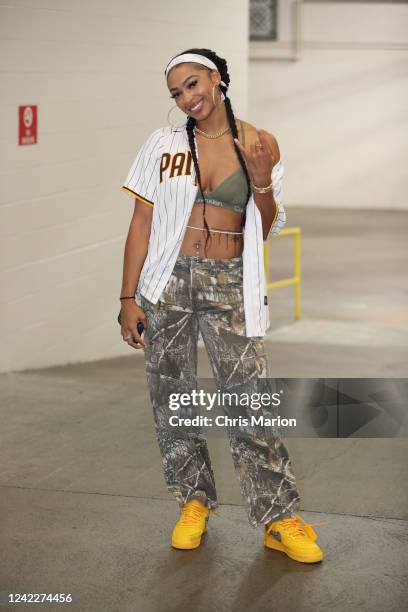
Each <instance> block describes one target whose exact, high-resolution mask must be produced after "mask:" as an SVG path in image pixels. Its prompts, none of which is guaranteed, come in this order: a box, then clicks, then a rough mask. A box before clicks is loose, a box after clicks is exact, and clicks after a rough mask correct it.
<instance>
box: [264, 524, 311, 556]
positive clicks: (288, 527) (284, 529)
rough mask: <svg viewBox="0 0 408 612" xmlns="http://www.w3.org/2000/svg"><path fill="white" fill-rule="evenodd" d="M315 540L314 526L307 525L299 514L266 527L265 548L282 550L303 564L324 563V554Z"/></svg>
mask: <svg viewBox="0 0 408 612" xmlns="http://www.w3.org/2000/svg"><path fill="white" fill-rule="evenodd" d="M302 521H303V522H302ZM315 540H317V534H316V532H315V531H314V529H313V528H312V525H311V524H310V523H306V522H305V521H304V520H303V519H302V517H301V516H299V515H298V514H297V515H295V516H294V517H290V518H286V519H280V520H277V521H270V522H269V523H267V524H266V525H265V532H264V544H265V546H266V547H267V548H273V549H274V550H280V551H282V552H284V553H286V554H287V555H288V557H291V559H295V561H301V562H302V563H316V562H317V561H322V559H323V552H322V550H321V549H320V548H319V546H318V545H317V544H316V542H315Z"/></svg>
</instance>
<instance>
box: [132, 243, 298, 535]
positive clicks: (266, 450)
mask: <svg viewBox="0 0 408 612" xmlns="http://www.w3.org/2000/svg"><path fill="white" fill-rule="evenodd" d="M242 263H243V261H242V255H241V256H239V257H233V258H230V259H207V258H201V257H198V256H196V255H191V256H190V255H182V254H179V256H178V259H177V261H176V264H175V267H174V269H173V273H172V275H171V277H170V279H169V281H168V283H167V285H166V287H165V289H164V291H163V293H162V295H161V297H160V300H159V301H158V302H157V304H152V303H151V302H150V301H148V300H147V299H146V298H145V297H144V296H141V300H140V304H141V307H142V308H143V310H144V311H145V313H146V317H147V323H148V327H147V329H146V330H145V334H144V338H145V340H146V342H147V347H146V348H145V349H144V352H145V358H146V361H145V362H146V375H147V381H148V385H149V390H150V398H151V402H152V407H153V414H154V420H155V429H156V435H157V439H158V443H159V448H160V452H161V455H162V462H163V467H164V477H165V481H166V484H167V488H168V490H169V491H170V492H171V493H173V494H174V495H175V497H176V499H177V501H178V502H179V504H180V506H181V505H182V504H184V503H185V502H186V501H188V500H189V499H192V498H194V497H195V498H198V499H201V500H203V501H204V503H205V504H206V505H207V506H208V507H209V508H211V509H214V508H217V507H218V502H217V492H216V487H215V478H214V472H213V469H212V466H211V460H210V456H209V452H208V448H207V443H206V439H205V434H204V433H203V431H202V429H200V428H199V427H197V428H195V431H194V432H191V431H188V432H187V431H186V430H184V431H183V428H181V427H172V426H170V425H169V420H168V419H169V417H170V416H171V415H174V414H177V415H178V416H186V415H188V416H194V414H197V409H196V408H195V407H189V408H188V409H186V408H181V409H179V410H178V411H177V412H174V411H172V410H170V408H169V394H170V393H190V392H191V390H192V389H196V388H197V340H198V335H199V330H200V331H201V335H202V338H203V340H204V344H205V347H206V350H207V353H208V356H209V360H210V363H211V367H212V370H213V373H214V378H215V382H216V383H217V386H218V389H219V390H220V391H232V390H233V391H234V392H237V393H248V394H252V393H265V392H267V393H270V394H272V393H273V390H272V389H271V386H270V380H268V378H269V376H270V375H269V371H268V363H267V356H266V353H265V348H264V344H263V341H262V338H261V337H252V338H247V337H246V336H245V313H244V304H243V285H242V283H243V267H242ZM191 410H194V411H195V413H194V414H191ZM220 410H221V411H222V410H224V414H228V416H231V417H237V416H238V415H241V416H242V417H245V416H246V417H247V418H249V417H250V416H251V415H253V414H254V410H253V409H252V408H251V407H249V406H237V405H236V406H227V407H223V408H220ZM274 410H276V409H275V408H273V406H272V405H271V406H268V407H267V408H265V407H262V408H260V409H259V410H257V411H256V413H255V414H256V415H257V416H259V415H260V414H264V415H265V416H268V417H272V416H276V413H275V412H274ZM189 411H190V413H189ZM221 414H222V412H221ZM227 430H228V435H229V442H230V448H231V453H232V458H233V462H234V469H235V472H236V474H237V477H238V479H239V482H240V487H241V492H242V496H243V498H244V500H245V503H246V507H247V513H248V519H249V523H250V525H252V526H253V527H256V526H257V525H261V524H263V523H267V522H268V521H270V520H272V519H277V518H278V517H284V516H293V513H295V512H297V511H298V510H299V506H300V497H299V493H298V491H297V488H296V482H295V477H294V475H293V471H292V465H291V461H290V459H289V456H288V452H287V449H286V448H285V445H284V443H283V441H282V435H281V431H280V429H279V428H274V427H262V426H260V425H257V426H241V427H233V428H229V427H227Z"/></svg>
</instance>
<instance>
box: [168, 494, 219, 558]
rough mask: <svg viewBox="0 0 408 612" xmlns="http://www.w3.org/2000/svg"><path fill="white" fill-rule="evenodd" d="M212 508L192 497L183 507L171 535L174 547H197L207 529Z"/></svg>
mask: <svg viewBox="0 0 408 612" xmlns="http://www.w3.org/2000/svg"><path fill="white" fill-rule="evenodd" d="M209 514H210V509H209V508H208V507H207V506H205V505H204V504H202V503H201V502H200V501H199V500H198V499H190V501H188V502H187V503H185V504H184V505H183V506H182V507H181V511H180V518H179V520H178V521H177V523H176V525H175V527H174V529H173V534H172V536H171V545H172V546H173V547H174V548H197V547H198V546H200V543H201V536H202V535H203V533H205V532H206V531H207V522H208V517H209Z"/></svg>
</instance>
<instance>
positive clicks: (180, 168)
mask: <svg viewBox="0 0 408 612" xmlns="http://www.w3.org/2000/svg"><path fill="white" fill-rule="evenodd" d="M185 161H186V154H185V153H184V151H180V152H179V153H176V154H175V155H174V156H173V159H172V160H171V170H170V174H169V178H173V176H183V174H185V172H184V164H185Z"/></svg>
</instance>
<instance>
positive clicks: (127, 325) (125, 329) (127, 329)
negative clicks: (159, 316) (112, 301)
mask: <svg viewBox="0 0 408 612" xmlns="http://www.w3.org/2000/svg"><path fill="white" fill-rule="evenodd" d="M123 302H125V304H123V303H122V307H121V311H122V312H121V334H122V338H123V340H124V341H125V342H127V343H128V345H129V346H133V347H134V348H136V349H139V348H146V342H145V341H144V340H143V338H142V336H141V335H140V334H139V332H138V331H137V324H138V322H139V321H141V322H142V323H143V325H144V328H145V329H147V318H146V314H145V311H144V310H143V309H142V308H140V306H139V305H138V304H137V303H136V302H132V301H131V300H123ZM142 333H143V332H142Z"/></svg>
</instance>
